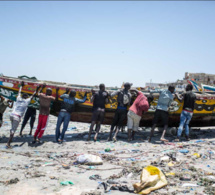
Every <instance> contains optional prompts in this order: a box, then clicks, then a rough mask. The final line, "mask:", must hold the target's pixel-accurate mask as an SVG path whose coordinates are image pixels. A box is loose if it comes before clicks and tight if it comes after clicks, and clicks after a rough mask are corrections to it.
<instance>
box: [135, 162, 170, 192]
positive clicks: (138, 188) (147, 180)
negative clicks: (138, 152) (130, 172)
mask: <svg viewBox="0 0 215 195" xmlns="http://www.w3.org/2000/svg"><path fill="white" fill-rule="evenodd" d="M167 184H168V182H167V180H166V177H165V175H164V174H163V173H162V171H161V170H160V169H159V168H157V167H154V166H147V167H145V168H144V169H143V170H142V173H141V176H140V183H135V184H133V187H134V190H135V191H134V192H135V193H138V194H149V193H150V192H151V191H154V190H157V189H159V188H162V187H164V186H166V185H167Z"/></svg>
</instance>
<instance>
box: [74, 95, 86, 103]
mask: <svg viewBox="0 0 215 195" xmlns="http://www.w3.org/2000/svg"><path fill="white" fill-rule="evenodd" d="M87 93H88V92H85V94H84V98H83V99H78V98H75V102H76V103H84V102H85V101H86V99H87Z"/></svg>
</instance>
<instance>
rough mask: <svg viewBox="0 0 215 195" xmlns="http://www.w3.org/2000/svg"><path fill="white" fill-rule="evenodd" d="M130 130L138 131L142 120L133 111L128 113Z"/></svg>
mask: <svg viewBox="0 0 215 195" xmlns="http://www.w3.org/2000/svg"><path fill="white" fill-rule="evenodd" d="M127 116H128V124H127V125H128V129H132V130H133V131H138V128H139V125H140V120H141V116H139V115H137V114H135V113H134V112H132V111H130V110H129V111H128V114H127Z"/></svg>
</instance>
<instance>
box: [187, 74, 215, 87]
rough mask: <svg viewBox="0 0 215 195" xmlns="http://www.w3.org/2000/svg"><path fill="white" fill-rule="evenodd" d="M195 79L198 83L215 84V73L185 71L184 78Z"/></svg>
mask: <svg viewBox="0 0 215 195" xmlns="http://www.w3.org/2000/svg"><path fill="white" fill-rule="evenodd" d="M188 79H190V80H193V81H195V82H196V83H198V84H201V83H203V84H205V85H215V74H206V73H188V72H185V77H184V80H188Z"/></svg>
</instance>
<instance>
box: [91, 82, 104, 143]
mask: <svg viewBox="0 0 215 195" xmlns="http://www.w3.org/2000/svg"><path fill="white" fill-rule="evenodd" d="M91 102H93V115H92V119H91V125H90V130H89V136H88V139H87V141H89V140H90V138H91V133H92V131H93V127H94V126H95V124H96V134H95V137H94V141H96V140H97V136H98V133H99V130H100V127H101V123H102V122H103V120H104V116H105V104H106V103H107V102H108V93H107V92H106V91H105V85H104V84H100V85H99V91H98V92H96V93H94V94H93V95H92V98H91Z"/></svg>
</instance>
